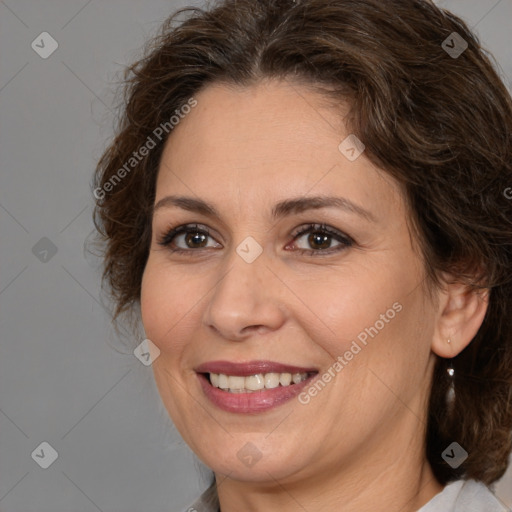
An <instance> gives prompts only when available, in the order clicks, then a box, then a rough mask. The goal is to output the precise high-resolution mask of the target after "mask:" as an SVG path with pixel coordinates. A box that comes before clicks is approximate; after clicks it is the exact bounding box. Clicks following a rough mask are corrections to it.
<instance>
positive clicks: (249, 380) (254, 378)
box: [210, 373, 265, 391]
mask: <svg viewBox="0 0 512 512" xmlns="http://www.w3.org/2000/svg"><path fill="white" fill-rule="evenodd" d="M213 375H215V374H214V373H210V377H211V376H213ZM212 384H213V381H212ZM214 385H215V384H214ZM245 387H246V388H247V389H248V390H250V391H259V390H260V389H263V388H264V387H265V379H264V378H263V375H262V374H261V373H260V374H259V375H251V376H250V377H245Z"/></svg>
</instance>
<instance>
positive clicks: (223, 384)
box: [218, 373, 229, 389]
mask: <svg viewBox="0 0 512 512" xmlns="http://www.w3.org/2000/svg"><path fill="white" fill-rule="evenodd" d="M218 387H219V388H220V389H228V388H229V384H228V376H227V375H224V374H223V373H220V374H219V382H218Z"/></svg>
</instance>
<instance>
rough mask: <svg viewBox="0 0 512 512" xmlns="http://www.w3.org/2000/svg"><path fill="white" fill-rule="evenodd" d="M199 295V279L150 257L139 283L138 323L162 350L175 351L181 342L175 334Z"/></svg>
mask: <svg viewBox="0 0 512 512" xmlns="http://www.w3.org/2000/svg"><path fill="white" fill-rule="evenodd" d="M202 297H204V291H203V290H202V289H201V284H200V281H198V280H194V279H190V276H185V275H184V273H182V272H181V273H180V272H179V270H177V269H176V268H171V267H169V266H167V265H165V263H160V262H156V261H154V259H152V258H151V256H150V258H149V259H148V263H147V265H146V269H145V271H144V275H143V278H142V284H141V314H142V323H143V325H144V330H145V332H146V336H147V337H148V338H149V339H150V340H151V341H152V342H153V343H155V345H157V346H158V348H159V349H160V350H161V352H162V353H164V354H165V353H171V352H172V353H173V354H177V353H179V349H180V344H183V343H184V341H185V340H184V338H183V336H181V335H179V333H180V332H183V329H186V328H187V326H188V325H190V322H191V321H192V319H193V318H194V314H195V311H196V310H197V307H198V306H199V304H200V300H201V298H202Z"/></svg>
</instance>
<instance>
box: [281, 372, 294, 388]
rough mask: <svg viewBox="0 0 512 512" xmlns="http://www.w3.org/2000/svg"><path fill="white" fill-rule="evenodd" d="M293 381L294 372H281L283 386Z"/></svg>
mask: <svg viewBox="0 0 512 512" xmlns="http://www.w3.org/2000/svg"><path fill="white" fill-rule="evenodd" d="M291 382H292V374H291V373H281V374H279V384H281V386H289V385H290V384H291Z"/></svg>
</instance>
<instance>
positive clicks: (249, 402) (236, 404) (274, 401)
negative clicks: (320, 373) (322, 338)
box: [197, 373, 317, 413]
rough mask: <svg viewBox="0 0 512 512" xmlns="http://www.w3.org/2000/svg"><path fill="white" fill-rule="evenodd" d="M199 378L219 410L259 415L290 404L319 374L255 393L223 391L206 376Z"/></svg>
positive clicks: (199, 374) (207, 394)
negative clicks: (291, 383)
mask: <svg viewBox="0 0 512 512" xmlns="http://www.w3.org/2000/svg"><path fill="white" fill-rule="evenodd" d="M197 376H198V377H199V381H200V383H201V387H202V388H203V392H204V394H205V395H206V396H207V397H208V398H209V399H210V401H211V402H212V403H213V404H214V405H216V406H217V407H218V408H219V409H222V410H223V411H227V412H238V413H258V412H264V411H268V410H269V409H273V408H274V407H278V406H279V405H282V404H284V403H286V402H288V401H289V400H291V399H292V398H293V397H294V396H297V395H298V394H299V393H300V392H301V391H302V390H303V389H304V388H305V387H306V386H308V385H309V384H310V383H311V380H312V379H314V378H315V377H316V376H317V374H315V375H311V376H310V377H308V378H307V379H306V380H303V381H302V382H299V383H298V384H293V385H290V386H278V387H277V388H273V389H263V390H261V391H254V392H253V393H230V392H229V391H223V390H222V389H220V388H216V387H214V386H212V385H211V384H210V381H209V380H208V378H207V377H206V376H205V375H204V374H202V373H198V374H197Z"/></svg>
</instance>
